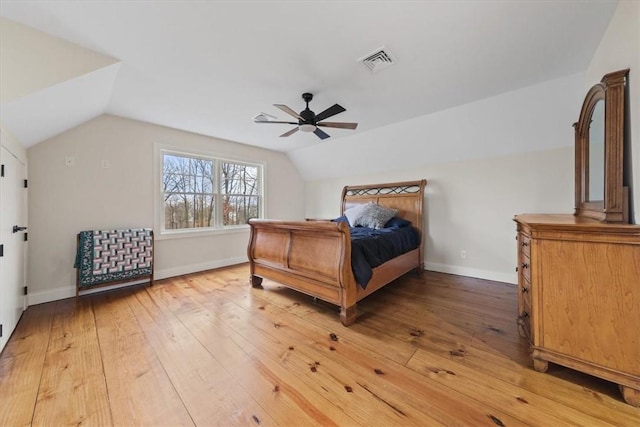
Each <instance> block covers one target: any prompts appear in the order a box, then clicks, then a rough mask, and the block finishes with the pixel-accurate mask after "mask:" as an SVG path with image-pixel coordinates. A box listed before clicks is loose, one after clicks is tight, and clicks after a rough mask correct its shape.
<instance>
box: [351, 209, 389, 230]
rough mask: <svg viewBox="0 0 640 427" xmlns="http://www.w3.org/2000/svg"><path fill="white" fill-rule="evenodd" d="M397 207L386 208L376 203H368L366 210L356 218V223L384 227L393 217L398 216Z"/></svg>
mask: <svg viewBox="0 0 640 427" xmlns="http://www.w3.org/2000/svg"><path fill="white" fill-rule="evenodd" d="M397 213H398V210H397V209H390V208H385V207H384V206H380V205H378V204H375V203H371V204H368V205H366V208H365V210H364V212H363V213H362V214H361V215H360V217H359V218H358V219H357V220H356V222H355V224H354V225H361V226H363V227H368V228H376V229H378V228H384V225H385V224H386V223H387V221H389V220H390V219H391V218H393V217H394V216H396V214H397Z"/></svg>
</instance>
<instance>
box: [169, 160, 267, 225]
mask: <svg viewBox="0 0 640 427" xmlns="http://www.w3.org/2000/svg"><path fill="white" fill-rule="evenodd" d="M161 153H162V199H163V204H164V205H163V208H162V211H163V217H164V218H163V221H162V223H163V229H164V230H184V229H212V228H213V229H215V228H222V227H226V226H234V225H243V224H246V223H247V221H248V220H249V219H250V218H259V217H260V216H261V212H262V208H261V206H262V191H261V185H262V184H261V183H262V166H260V165H255V164H249V163H241V162H236V161H227V160H222V159H216V158H212V157H205V156H196V155H190V154H183V153H175V152H169V151H162V152H161Z"/></svg>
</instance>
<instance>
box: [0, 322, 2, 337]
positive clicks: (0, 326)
mask: <svg viewBox="0 0 640 427" xmlns="http://www.w3.org/2000/svg"><path fill="white" fill-rule="evenodd" d="M0 338H2V325H1V324H0Z"/></svg>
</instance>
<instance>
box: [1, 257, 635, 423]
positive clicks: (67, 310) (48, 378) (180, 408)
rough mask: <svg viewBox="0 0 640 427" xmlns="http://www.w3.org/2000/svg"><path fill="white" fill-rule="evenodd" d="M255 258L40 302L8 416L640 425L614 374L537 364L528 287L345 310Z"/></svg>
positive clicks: (12, 376)
mask: <svg viewBox="0 0 640 427" xmlns="http://www.w3.org/2000/svg"><path fill="white" fill-rule="evenodd" d="M248 276H249V271H248V267H247V266H246V265H240V266H234V267H229V268H225V269H220V270H214V271H209V272H204V273H197V274H191V275H187V276H181V277H177V278H172V279H167V280H163V281H158V282H156V284H155V285H154V286H153V287H134V288H126V289H121V290H117V291H111V292H104V293H101V294H94V295H91V296H84V297H81V298H80V299H79V300H78V302H76V300H75V299H69V300H64V301H58V302H54V303H48V304H42V305H38V306H33V307H29V309H28V310H27V311H26V312H25V313H24V314H23V316H22V319H21V320H20V323H19V324H18V327H17V329H16V331H15V332H14V334H13V336H12V337H11V339H10V341H9V343H8V344H7V346H6V348H5V350H4V351H3V353H2V355H1V356H0V426H21V425H29V424H33V425H56V426H58V425H71V424H73V425H80V424H83V425H153V426H158V425H171V426H174V425H200V426H213V425H220V426H235V425H247V426H257V425H260V426H270V425H281V426H302V425H322V426H331V425H337V426H351V425H366V426H378V425H379V426H392V425H402V426H409V425H419V426H431V425H446V426H452V425H472V426H479V425H486V426H496V425H497V426H503V425H504V426H517V425H536V426H562V425H579V426H600V425H602V426H625V425H626V426H632V425H633V426H638V425H640V409H638V408H633V407H631V406H629V405H627V404H625V403H624V402H623V401H622V400H621V397H620V395H619V394H618V389H617V386H616V385H615V384H611V383H609V382H606V381H603V380H599V379H597V378H594V377H590V376H588V375H584V374H581V373H579V372H576V371H572V370H569V369H566V368H562V367H559V366H552V367H550V369H549V372H547V373H545V374H542V373H538V372H535V371H533V370H532V369H531V362H530V360H529V357H528V347H527V343H526V342H525V340H523V339H521V338H519V336H518V333H517V329H516V322H515V318H516V311H517V302H516V287H515V286H512V285H507V284H502V283H497V282H491V281H486V280H479V279H471V278H465V277H461V276H453V275H447V274H441V273H434V272H424V273H423V274H422V275H420V277H419V276H418V275H413V276H412V275H408V276H405V277H403V278H401V279H399V280H397V281H396V283H394V284H391V285H389V286H387V287H386V288H384V289H382V290H380V291H378V292H377V293H375V294H373V295H372V296H370V297H368V298H366V299H365V300H363V301H362V302H360V303H359V304H358V309H359V312H360V317H359V319H358V321H357V323H356V324H355V325H353V326H351V327H349V328H345V327H343V326H342V325H341V324H340V320H339V318H338V313H337V308H336V307H334V306H331V305H329V304H325V303H322V302H314V301H313V299H312V298H310V297H308V296H305V295H302V294H299V293H296V292H294V291H291V290H288V289H286V288H283V287H281V286H279V285H277V284H276V283H274V282H270V281H267V280H265V282H264V289H252V288H251V287H250V286H249V284H248Z"/></svg>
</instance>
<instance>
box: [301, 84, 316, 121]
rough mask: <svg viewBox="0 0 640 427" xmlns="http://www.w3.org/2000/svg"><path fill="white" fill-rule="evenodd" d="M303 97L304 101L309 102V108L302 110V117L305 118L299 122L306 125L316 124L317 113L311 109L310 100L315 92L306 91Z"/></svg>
mask: <svg viewBox="0 0 640 427" xmlns="http://www.w3.org/2000/svg"><path fill="white" fill-rule="evenodd" d="M302 99H304V102H306V103H307V108H305V109H304V110H302V111H300V117H302V118H303V120H299V124H300V125H304V124H307V123H308V124H310V125H313V126H315V124H316V115H315V113H314V112H313V111H311V110H310V109H309V102H311V100H312V99H313V94H312V93H309V92H305V93H303V94H302Z"/></svg>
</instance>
